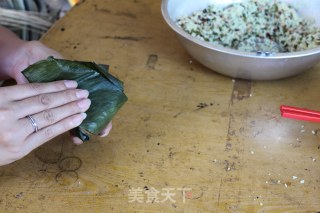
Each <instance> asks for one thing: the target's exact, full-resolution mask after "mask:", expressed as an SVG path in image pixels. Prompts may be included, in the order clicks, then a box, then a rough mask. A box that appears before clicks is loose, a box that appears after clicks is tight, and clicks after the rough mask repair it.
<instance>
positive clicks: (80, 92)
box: [76, 90, 89, 99]
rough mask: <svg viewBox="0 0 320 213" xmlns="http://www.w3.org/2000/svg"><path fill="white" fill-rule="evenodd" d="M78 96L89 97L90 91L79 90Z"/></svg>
mask: <svg viewBox="0 0 320 213" xmlns="http://www.w3.org/2000/svg"><path fill="white" fill-rule="evenodd" d="M76 95H77V98H79V99H81V98H87V97H88V96H89V92H88V91H87V90H79V91H78V92H77V93H76Z"/></svg>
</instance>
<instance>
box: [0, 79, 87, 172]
mask: <svg viewBox="0 0 320 213" xmlns="http://www.w3.org/2000/svg"><path fill="white" fill-rule="evenodd" d="M76 87H77V83H76V82H75V81H57V82H52V83H32V84H21V85H15V86H10V87H0V97H1V99H0V166H1V165H5V164H9V163H11V162H13V161H16V160H18V159H20V158H22V157H24V156H25V155H27V154H28V153H29V152H31V151H32V150H33V149H35V148H37V147H38V146H40V145H42V144H43V143H45V142H47V141H49V140H50V139H52V138H54V137H56V136H58V135H60V134H62V133H64V132H66V131H68V130H71V129H73V128H75V127H77V126H79V125H80V124H81V123H82V121H83V120H84V119H85V117H86V114H85V113H84V112H85V111H86V110H88V109H89V107H90V104H91V102H90V100H89V99H88V95H89V93H88V91H86V90H80V89H76ZM28 115H32V117H33V119H34V120H35V122H36V123H37V125H38V129H39V130H38V131H37V132H35V129H34V127H33V125H32V123H31V122H30V120H29V119H28V118H27V117H26V116H28Z"/></svg>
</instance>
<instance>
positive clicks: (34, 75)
mask: <svg viewBox="0 0 320 213" xmlns="http://www.w3.org/2000/svg"><path fill="white" fill-rule="evenodd" d="M108 69H109V67H108V65H103V64H96V63H93V62H82V61H70V60H64V59H55V58H53V57H49V58H48V59H46V60H42V61H39V62H37V63H35V64H32V65H30V66H29V67H28V68H26V69H25V70H24V71H22V73H23V75H24V76H25V77H26V78H27V79H28V81H29V82H31V83H33V82H52V81H57V80H75V81H77V82H78V88H79V89H86V90H88V91H89V99H90V100H91V106H90V108H89V109H88V111H87V112H86V113H87V118H86V119H85V120H84V121H83V122H82V124H81V125H80V126H79V127H77V128H75V129H74V133H75V134H76V135H77V136H78V137H80V139H81V140H83V141H86V140H89V135H88V133H91V134H94V135H98V134H99V133H100V132H101V131H102V130H103V129H104V128H105V127H106V126H107V124H108V123H109V122H110V121H111V119H112V118H113V116H114V115H115V114H116V113H117V111H118V110H119V109H120V108H121V106H122V105H123V104H124V103H125V102H126V101H127V96H126V95H125V94H124V91H123V83H122V82H121V81H120V80H119V79H117V78H116V77H114V76H112V75H111V74H110V73H109V72H108Z"/></svg>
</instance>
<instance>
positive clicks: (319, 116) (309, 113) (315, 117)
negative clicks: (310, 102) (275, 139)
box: [280, 105, 320, 122]
mask: <svg viewBox="0 0 320 213" xmlns="http://www.w3.org/2000/svg"><path fill="white" fill-rule="evenodd" d="M280 111H281V116H282V117H284V118H293V119H297V120H305V121H311V122H320V112H319V111H314V110H308V109H303V108H298V107H292V106H285V105H282V106H281V107H280Z"/></svg>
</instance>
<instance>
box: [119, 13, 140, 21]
mask: <svg viewBox="0 0 320 213" xmlns="http://www.w3.org/2000/svg"><path fill="white" fill-rule="evenodd" d="M115 15H116V16H125V17H128V18H132V19H136V18H137V16H136V15H135V14H133V13H129V12H117V13H115Z"/></svg>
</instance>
